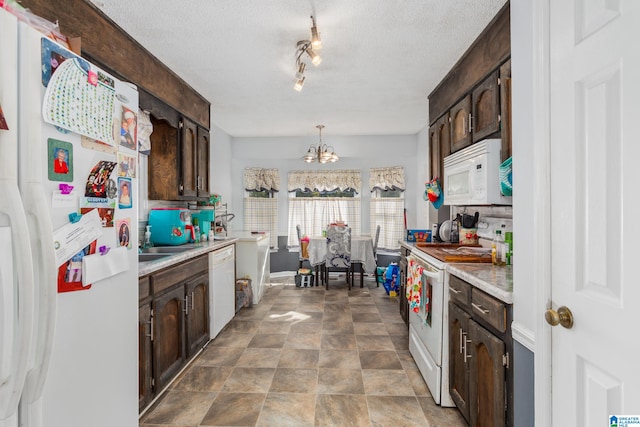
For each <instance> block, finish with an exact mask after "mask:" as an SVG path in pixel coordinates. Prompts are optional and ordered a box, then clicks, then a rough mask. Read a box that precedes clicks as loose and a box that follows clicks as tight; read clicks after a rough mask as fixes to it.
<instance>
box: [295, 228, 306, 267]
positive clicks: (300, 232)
mask: <svg viewBox="0 0 640 427" xmlns="http://www.w3.org/2000/svg"><path fill="white" fill-rule="evenodd" d="M296 232H297V233H298V245H299V246H300V254H299V257H298V268H302V263H303V262H305V261H307V262H308V261H309V257H308V256H307V257H304V256H302V231H301V230H300V224H298V225H296ZM307 255H308V254H307Z"/></svg>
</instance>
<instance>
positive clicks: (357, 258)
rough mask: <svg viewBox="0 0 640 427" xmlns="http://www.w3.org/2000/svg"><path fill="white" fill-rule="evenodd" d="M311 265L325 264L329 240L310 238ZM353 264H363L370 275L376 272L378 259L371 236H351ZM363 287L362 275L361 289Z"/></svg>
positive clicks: (361, 279)
mask: <svg viewBox="0 0 640 427" xmlns="http://www.w3.org/2000/svg"><path fill="white" fill-rule="evenodd" d="M308 251H309V263H310V264H311V266H312V267H317V266H320V265H321V264H323V263H324V262H325V260H326V257H327V238H326V237H324V236H312V237H310V238H309V246H308ZM351 263H352V264H361V265H362V269H363V270H364V271H365V272H366V273H369V274H375V272H376V267H377V264H376V257H375V255H374V253H373V239H372V238H371V236H351ZM362 286H363V278H362V274H361V275H360V287H362Z"/></svg>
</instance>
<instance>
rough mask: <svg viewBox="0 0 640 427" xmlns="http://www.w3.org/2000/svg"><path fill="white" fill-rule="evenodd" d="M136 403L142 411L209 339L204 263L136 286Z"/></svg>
mask: <svg viewBox="0 0 640 427" xmlns="http://www.w3.org/2000/svg"><path fill="white" fill-rule="evenodd" d="M139 286H140V302H139V328H138V329H139V331H138V335H139V402H138V408H139V410H140V411H142V410H143V409H144V408H145V407H146V406H147V405H148V404H149V402H151V401H152V400H153V399H154V398H155V397H156V396H157V395H158V393H160V392H161V391H162V390H163V389H164V388H165V387H166V386H167V385H168V384H169V383H170V382H171V381H172V380H173V379H174V378H175V376H176V375H177V373H178V372H180V370H181V369H182V368H183V367H184V366H185V365H186V364H187V363H188V362H189V360H191V358H192V357H193V356H195V355H196V354H197V353H198V351H199V350H200V349H201V348H202V347H203V346H204V345H205V344H206V343H207V341H208V340H209V274H208V258H207V256H206V255H205V256H200V257H198V258H195V259H193V260H190V261H187V262H185V263H182V264H180V265H177V266H174V267H169V268H167V269H165V270H162V271H160V272H157V273H153V274H151V275H150V276H147V277H144V278H142V279H140V281H139Z"/></svg>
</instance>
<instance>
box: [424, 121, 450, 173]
mask: <svg viewBox="0 0 640 427" xmlns="http://www.w3.org/2000/svg"><path fill="white" fill-rule="evenodd" d="M450 140H451V135H450V129H449V113H446V114H445V115H443V116H442V117H440V118H439V119H438V120H437V121H436V122H435V123H434V124H432V125H431V127H430V128H429V159H430V168H431V169H430V173H431V178H435V177H439V178H440V184H442V176H443V172H444V170H443V167H444V166H443V159H444V158H445V157H446V156H448V155H449V154H450V150H451V148H450Z"/></svg>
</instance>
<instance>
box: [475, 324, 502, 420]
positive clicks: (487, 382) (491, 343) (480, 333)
mask: <svg viewBox="0 0 640 427" xmlns="http://www.w3.org/2000/svg"><path fill="white" fill-rule="evenodd" d="M469 344H470V345H471V348H472V350H471V354H472V356H471V358H470V359H469V394H470V395H471V396H473V399H470V402H469V416H470V420H469V422H470V424H471V425H472V426H503V425H505V421H506V419H505V415H506V409H507V407H506V402H507V399H506V397H507V390H506V387H505V366H504V360H503V356H504V355H505V345H504V342H502V340H500V339H498V338H497V337H496V336H495V335H493V334H492V333H491V332H489V331H487V330H486V329H485V328H483V327H482V326H480V325H479V324H478V323H476V322H474V321H473V320H469Z"/></svg>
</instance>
